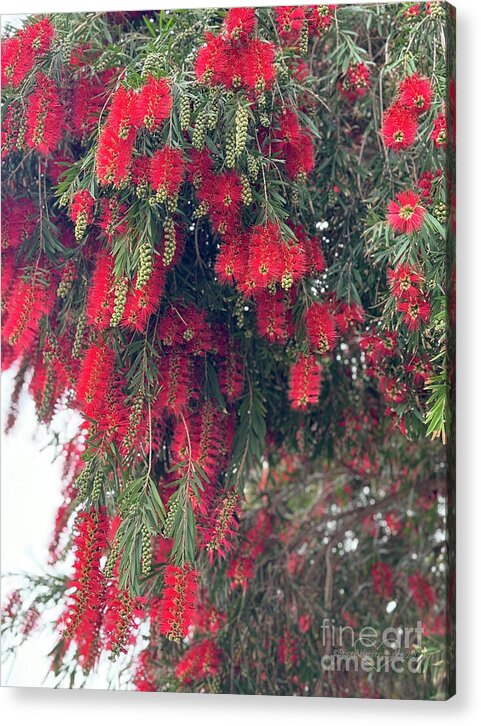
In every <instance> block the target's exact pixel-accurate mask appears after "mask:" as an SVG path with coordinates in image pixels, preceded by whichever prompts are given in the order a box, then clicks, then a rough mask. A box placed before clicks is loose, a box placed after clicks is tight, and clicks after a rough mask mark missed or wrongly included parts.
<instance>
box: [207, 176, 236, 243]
mask: <svg viewBox="0 0 481 726" xmlns="http://www.w3.org/2000/svg"><path fill="white" fill-rule="evenodd" d="M197 196H198V198H199V200H200V201H201V202H205V203H206V204H207V205H208V209H209V217H210V220H211V222H212V224H213V226H214V228H215V229H216V230H217V231H218V232H220V233H221V234H223V235H225V234H227V233H231V234H232V233H233V232H234V231H235V230H236V229H237V227H238V226H239V223H240V210H241V207H242V183H241V180H240V178H239V175H238V174H237V172H236V171H226V172H224V173H223V174H211V175H209V177H208V180H207V181H206V182H205V183H203V184H201V186H200V187H199V190H198V192H197Z"/></svg>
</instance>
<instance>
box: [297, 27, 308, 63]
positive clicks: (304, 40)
mask: <svg viewBox="0 0 481 726" xmlns="http://www.w3.org/2000/svg"><path fill="white" fill-rule="evenodd" d="M308 50H309V24H308V22H307V21H304V25H303V26H302V30H301V34H300V37H299V52H300V54H301V55H306V54H307V51H308Z"/></svg>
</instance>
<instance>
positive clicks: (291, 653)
mask: <svg viewBox="0 0 481 726" xmlns="http://www.w3.org/2000/svg"><path fill="white" fill-rule="evenodd" d="M277 654H278V656H279V660H280V662H281V663H282V664H283V665H284V666H285V668H286V669H287V670H290V669H291V668H293V667H294V666H295V665H296V663H297V662H298V661H299V643H298V641H297V638H295V637H294V636H293V635H292V633H291V632H290V630H289V629H287V628H286V630H285V631H284V635H283V636H282V638H281V639H280V641H279V645H278V647H277Z"/></svg>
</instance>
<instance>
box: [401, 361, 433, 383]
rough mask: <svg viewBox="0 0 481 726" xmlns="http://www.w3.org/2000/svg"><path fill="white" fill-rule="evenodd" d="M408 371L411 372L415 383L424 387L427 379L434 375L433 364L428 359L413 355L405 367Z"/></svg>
mask: <svg viewBox="0 0 481 726" xmlns="http://www.w3.org/2000/svg"><path fill="white" fill-rule="evenodd" d="M404 369H405V371H406V373H411V375H412V376H413V380H414V385H415V386H418V387H420V388H424V385H425V383H426V381H427V380H429V378H430V377H431V376H432V372H433V369H432V366H431V364H430V362H429V360H428V359H425V358H419V357H418V356H416V355H413V356H412V358H411V360H410V361H409V362H408V363H407V364H406V365H405V367H404Z"/></svg>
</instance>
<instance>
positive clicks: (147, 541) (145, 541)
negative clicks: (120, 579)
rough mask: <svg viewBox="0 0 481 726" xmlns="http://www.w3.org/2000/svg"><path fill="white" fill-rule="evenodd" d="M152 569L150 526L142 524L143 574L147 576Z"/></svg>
mask: <svg viewBox="0 0 481 726" xmlns="http://www.w3.org/2000/svg"><path fill="white" fill-rule="evenodd" d="M151 569H152V537H151V535H150V531H149V528H148V527H147V526H146V525H145V524H144V525H142V575H143V576H144V577H147V576H148V575H149V574H150V570H151Z"/></svg>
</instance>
